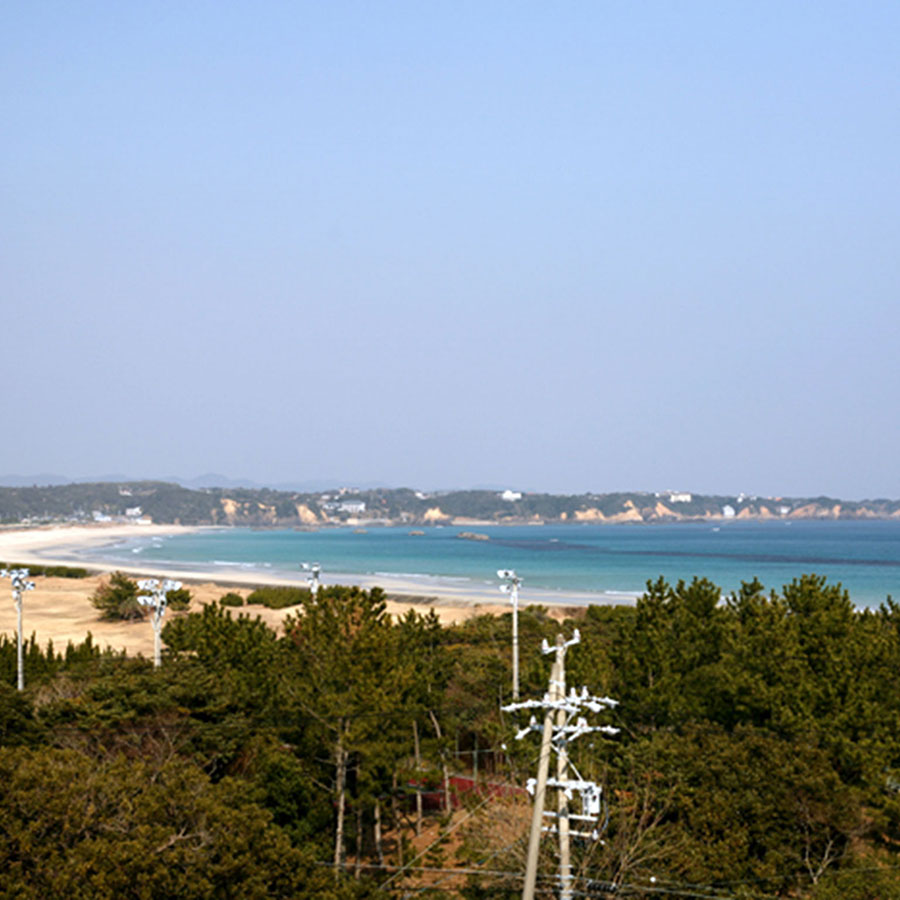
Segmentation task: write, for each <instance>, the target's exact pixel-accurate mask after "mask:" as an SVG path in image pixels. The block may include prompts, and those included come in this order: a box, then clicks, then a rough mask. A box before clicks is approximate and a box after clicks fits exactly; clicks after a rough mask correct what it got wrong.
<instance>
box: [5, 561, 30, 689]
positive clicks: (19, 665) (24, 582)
mask: <svg viewBox="0 0 900 900" xmlns="http://www.w3.org/2000/svg"><path fill="white" fill-rule="evenodd" d="M28 575H29V572H28V569H0V578H8V579H9V580H10V581H11V582H12V595H13V602H14V603H15V604H16V619H17V623H18V624H17V628H16V688H17V689H18V690H20V691H22V690H25V657H24V654H23V650H22V647H23V644H22V594H24V593H25V591H33V590H34V582H33V581H29V580H28Z"/></svg>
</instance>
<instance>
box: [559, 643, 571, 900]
mask: <svg viewBox="0 0 900 900" xmlns="http://www.w3.org/2000/svg"><path fill="white" fill-rule="evenodd" d="M556 658H557V660H558V662H557V666H559V675H558V678H559V687H558V692H559V696H560V697H564V696H565V693H566V654H565V645H564V644H562V637H561V636H557V638H556ZM565 727H566V711H565V710H564V709H559V710H557V712H556V732H557V733H558V734H564V733H565ZM568 771H569V746H568V742H567V741H565V740H563V741H561V742H560V743H559V745H558V746H557V748H556V780H557V782H558V783H560V784H562V783H563V782H564V781H565V780H566V776H567V775H568ZM556 801H557V806H556V809H557V817H556V828H557V831H558V833H559V900H571V898H572V862H571V856H570V854H569V798H568V796H567V792H566V791H564V790H563V791H557V793H556Z"/></svg>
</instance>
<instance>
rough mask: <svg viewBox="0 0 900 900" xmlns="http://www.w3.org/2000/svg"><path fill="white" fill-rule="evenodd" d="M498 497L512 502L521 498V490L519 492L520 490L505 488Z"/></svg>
mask: <svg viewBox="0 0 900 900" xmlns="http://www.w3.org/2000/svg"><path fill="white" fill-rule="evenodd" d="M500 499H501V500H505V501H506V502H507V503H514V502H515V501H516V500H521V499H522V492H521V491H510V490H505V491H504V492H503V493H502V494H501V495H500Z"/></svg>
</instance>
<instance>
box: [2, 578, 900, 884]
mask: <svg viewBox="0 0 900 900" xmlns="http://www.w3.org/2000/svg"><path fill="white" fill-rule="evenodd" d="M720 600H721V598H720V592H719V590H718V588H716V587H715V586H714V585H713V584H711V583H709V582H707V581H703V580H696V581H694V582H692V583H689V584H685V583H682V584H678V585H674V586H672V585H669V584H667V583H665V582H664V581H658V582H654V583H652V584H649V585H648V589H647V592H646V594H645V595H644V596H643V597H642V598H641V599H640V600H639V601H638V603H637V605H636V607H592V608H590V609H588V610H587V611H586V612H585V613H584V614H583V616H582V617H581V618H579V619H578V620H577V621H571V622H566V623H562V624H560V623H558V622H555V621H553V620H551V619H550V618H549V616H548V615H547V614H546V612H545V610H543V609H540V608H534V607H532V608H529V609H527V610H524V611H523V612H522V613H521V615H520V636H521V664H522V671H521V678H522V696H523V697H531V696H534V697H538V696H541V695H542V694H543V692H544V691H545V689H546V686H547V677H548V674H549V665H550V658H549V657H547V656H544V655H542V654H541V653H540V652H539V647H540V643H541V640H542V639H543V638H547V639H548V640H550V642H551V643H552V642H553V641H554V639H555V636H556V634H557V632H558V631H562V632H563V633H564V634H566V635H569V634H571V631H572V629H573V628H574V627H575V626H577V627H578V628H579V629H580V631H581V643H580V644H578V645H577V646H575V647H573V648H572V649H571V650H570V651H569V654H568V657H567V667H568V681H569V684H570V685H575V686H577V687H580V686H581V685H582V684H584V685H586V686H587V687H588V688H589V689H590V690H591V691H592V692H595V693H598V694H607V695H610V696H612V697H614V698H616V699H618V700H619V702H620V705H619V706H618V707H617V709H616V711H615V712H614V713H612V714H608V715H606V717H605V721H607V722H608V723H609V724H614V725H616V726H618V727H619V728H620V729H621V732H620V734H619V735H618V736H617V737H614V738H607V737H603V738H599V737H598V738H595V739H592V740H587V739H582V740H581V741H578V742H576V743H575V744H573V754H574V757H573V759H574V762H575V764H576V765H577V767H578V769H579V771H580V772H582V773H583V775H584V777H585V778H590V779H594V780H596V781H598V782H600V783H601V784H602V785H603V788H604V796H605V798H606V801H607V803H608V823H607V827H606V832H605V834H604V839H605V840H604V842H603V843H599V842H598V843H593V842H591V843H577V842H576V846H575V850H574V853H575V858H574V863H575V874H576V890H578V891H580V892H581V894H582V895H585V896H604V895H612V896H615V895H619V896H629V897H637V898H640V897H655V896H658V894H659V889H660V888H662V887H664V888H665V893H666V895H667V896H669V895H673V896H711V897H721V898H741V900H765V898H774V897H778V898H802V900H838V898H841V900H886V898H891V897H897V896H900V742H898V735H900V679H898V678H897V673H898V672H900V606H897V605H895V604H894V603H893V602H891V601H888V602H887V603H886V604H885V605H884V606H882V607H881V608H880V609H876V610H867V611H857V610H855V609H854V607H853V606H852V604H851V602H850V599H849V598H848V596H847V595H846V593H845V592H844V591H843V590H842V589H841V588H840V586H837V585H829V584H827V583H826V582H825V581H824V580H823V579H821V578H817V577H815V576H804V577H802V578H800V579H798V580H796V581H795V582H793V583H792V584H790V585H787V586H786V587H785V588H783V589H782V590H781V591H780V592H773V593H767V592H766V591H765V590H764V588H763V587H762V585H760V584H759V583H758V582H755V581H754V582H750V583H747V584H745V585H744V586H743V587H742V589H741V590H740V591H739V592H738V593H736V594H735V595H732V596H730V597H727V598H725V600H724V602H720ZM227 602H229V601H226V603H227ZM163 638H164V641H165V644H166V647H167V653H166V657H165V659H164V661H163V666H162V667H161V669H159V670H154V669H153V668H152V666H151V665H150V663H149V662H148V661H145V660H143V659H140V658H138V659H130V658H127V657H125V656H123V655H121V654H114V653H110V652H109V651H101V650H100V649H99V648H97V647H96V646H94V645H93V644H92V643H91V642H90V641H88V642H86V643H85V644H83V645H80V646H78V647H74V646H69V647H68V648H67V649H66V650H65V651H64V652H58V651H56V650H54V649H53V648H52V647H48V648H46V650H43V649H41V648H39V647H37V646H35V644H34V642H33V641H32V642H31V643H30V644H29V645H28V646H27V648H26V649H27V653H26V666H27V672H28V678H27V679H26V680H27V683H28V688H27V690H26V691H25V693H24V694H18V693H17V692H16V691H15V690H14V689H13V685H14V683H15V641H10V640H8V639H6V638H0V681H2V684H0V895H2V896H16V897H21V898H26V900H30V898H35V900H37V898H42V900H43V898H54V897H63V896H66V897H74V898H82V897H83V898H88V897H90V898H100V900H103V898H113V897H115V898H120V897H142V898H164V897H167V898H168V897H191V898H193V897H202V898H206V897H209V898H213V897H215V898H219V897H241V898H248V897H249V898H257V897H258V898H313V897H315V898H331V900H345V898H346V900H351V898H359V897H369V896H372V897H374V896H381V897H384V896H395V897H402V896H405V895H406V894H407V892H409V891H412V892H413V893H412V894H411V895H412V896H418V895H420V894H419V890H420V889H424V888H428V890H427V891H422V893H421V895H422V896H428V897H464V898H469V900H476V898H487V897H491V898H498V897H499V898H513V897H517V896H519V894H520V892H521V880H520V879H519V878H518V877H517V874H518V873H521V872H522V871H523V857H524V849H523V847H524V843H525V840H526V837H525V834H526V830H527V822H528V817H529V811H528V810H529V803H530V800H529V798H528V796H527V794H525V792H524V790H523V786H524V783H525V780H526V779H527V778H528V777H531V776H533V775H534V774H535V773H534V768H535V765H534V753H535V746H534V743H533V742H532V741H529V740H523V741H516V740H514V735H515V732H516V730H517V728H518V727H520V726H521V725H523V724H526V723H525V721H523V720H519V719H516V720H513V717H510V716H509V715H508V714H504V713H501V712H500V709H499V707H500V705H501V704H502V703H505V702H508V700H509V691H510V656H509V645H510V620H509V616H508V615H505V616H499V617H492V616H478V617H475V618H473V619H470V620H468V621H467V622H465V623H463V624H460V625H455V626H442V625H441V624H440V623H439V622H438V620H437V618H436V617H435V616H434V615H433V614H429V615H424V616H423V615H418V614H416V613H413V612H410V613H408V614H407V615H405V616H404V617H402V618H400V619H399V620H398V619H392V618H390V617H389V616H388V615H387V614H386V611H385V604H384V595H383V594H382V592H381V591H379V590H378V589H374V590H372V591H363V590H361V589H359V588H345V587H327V588H322V589H321V590H320V591H319V592H318V594H317V596H316V597H311V596H310V595H309V593H308V592H304V595H303V596H302V597H300V598H299V603H298V605H297V609H296V611H291V612H290V613H289V615H288V617H287V619H286V620H285V625H284V628H283V630H282V631H280V632H278V633H276V632H275V631H273V630H272V629H271V628H270V627H268V626H267V625H266V624H264V623H263V622H262V621H261V620H260V619H258V618H256V617H254V616H253V615H252V608H251V609H250V610H249V612H248V611H246V610H244V609H242V610H231V609H228V608H227V607H225V606H222V605H220V604H209V605H207V606H206V607H204V608H203V609H202V610H201V611H199V612H192V613H188V614H186V615H182V616H179V617H177V618H173V619H172V620H170V621H169V623H168V624H167V625H166V627H165V629H164V632H163ZM545 854H546V855H545V857H544V859H543V862H542V866H543V869H542V871H543V872H544V873H545V874H547V875H552V874H553V873H554V871H555V865H556V862H555V857H554V854H553V853H552V844H551V841H550V840H549V839H547V840H546V841H545ZM404 867H405V868H404ZM398 870H399V871H398ZM451 870H453V871H452V872H451ZM651 878H654V879H656V880H655V881H654V882H651V881H650V879H651ZM389 879H390V880H389ZM654 886H655V887H654ZM379 887H383V888H384V889H383V890H379ZM651 888H652V889H651Z"/></svg>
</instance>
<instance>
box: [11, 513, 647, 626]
mask: <svg viewBox="0 0 900 900" xmlns="http://www.w3.org/2000/svg"><path fill="white" fill-rule="evenodd" d="M229 528H230V526H227V525H119V524H116V525H96V526H91V525H76V526H62V527H51V528H39V529H21V530H11V531H8V532H0V559H3V560H5V561H7V562H16V563H22V564H23V565H28V564H29V563H32V564H34V565H44V566H53V565H59V566H79V567H82V568H85V569H88V570H89V571H91V572H98V573H109V572H113V571H116V570H118V571H121V572H125V573H126V574H128V575H144V576H148V577H164V576H167V577H171V576H176V575H177V577H178V578H179V579H180V580H182V581H185V582H188V583H191V584H207V583H215V584H218V585H223V586H227V587H246V588H253V587H256V586H258V585H275V586H292V587H296V586H298V585H303V584H305V583H306V576H305V575H304V573H302V572H301V571H299V570H298V571H297V573H296V575H293V574H291V573H286V572H284V571H283V570H280V571H279V570H275V571H265V570H260V569H253V570H242V569H240V568H239V567H238V566H234V567H230V566H229V567H228V568H227V569H225V570H223V568H224V567H217V566H210V565H206V566H204V565H197V564H193V563H183V564H182V563H170V564H167V565H162V564H159V563H150V564H146V565H135V564H131V563H127V562H122V561H121V560H119V559H104V558H103V546H104V545H106V544H113V543H118V542H119V541H123V540H129V539H133V538H141V537H154V536H155V537H172V536H177V535H183V534H196V533H198V532H203V531H220V530H227V529H229ZM88 548H90V549H91V551H92V556H91V558H89V559H85V558H84V556H82V555H80V551H84V550H86V549H88ZM321 583H322V584H323V585H326V586H329V585H335V584H342V585H355V586H358V587H361V588H364V589H366V590H369V589H371V588H373V587H380V588H382V589H383V590H384V591H385V593H386V594H388V595H390V596H391V597H392V598H396V602H398V603H402V602H404V600H405V598H408V600H406V602H408V603H411V604H414V605H416V606H421V605H428V604H432V605H434V606H449V607H456V606H458V607H462V608H474V607H483V606H495V607H498V608H500V609H507V608H508V604H507V603H506V602H505V601H504V600H503V598H502V595H501V594H500V592H499V584H497V585H494V584H479V583H477V582H471V581H469V582H466V583H453V582H451V581H449V579H448V580H443V579H441V578H440V577H439V576H431V575H406V574H403V575H391V574H389V573H374V574H369V573H366V574H358V573H357V574H353V573H346V572H328V573H325V574H324V575H323V577H322V579H321ZM519 597H520V605H521V606H523V607H524V606H529V605H540V606H551V607H565V608H573V607H578V608H584V607H587V606H592V605H600V606H612V605H622V604H628V605H633V604H634V603H635V601H636V597H635V596H634V595H632V594H630V593H627V592H610V593H598V592H592V591H565V592H563V591H554V590H548V589H541V588H528V587H527V586H526V587H523V588H522V589H521V590H520V593H519Z"/></svg>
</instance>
